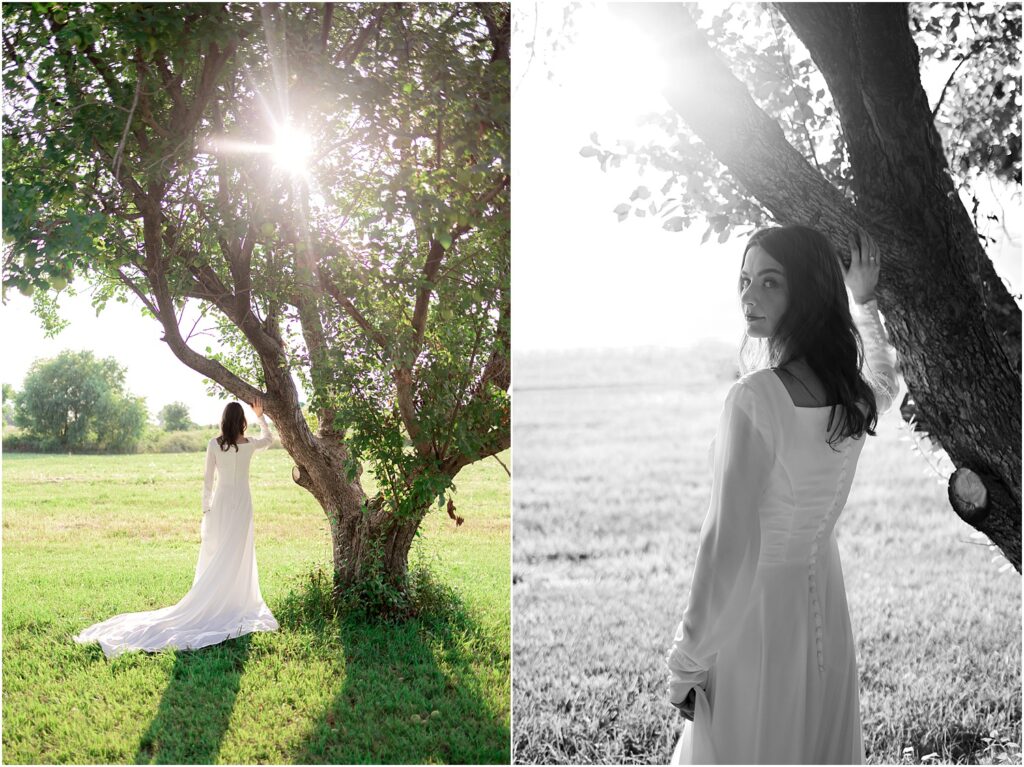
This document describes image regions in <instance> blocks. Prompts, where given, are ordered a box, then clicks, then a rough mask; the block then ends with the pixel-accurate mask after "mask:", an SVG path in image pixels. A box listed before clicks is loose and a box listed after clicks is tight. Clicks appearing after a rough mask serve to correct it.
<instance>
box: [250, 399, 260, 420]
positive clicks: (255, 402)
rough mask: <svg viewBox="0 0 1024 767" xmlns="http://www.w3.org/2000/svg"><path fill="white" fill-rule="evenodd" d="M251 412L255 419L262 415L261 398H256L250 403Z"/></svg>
mask: <svg viewBox="0 0 1024 767" xmlns="http://www.w3.org/2000/svg"><path fill="white" fill-rule="evenodd" d="M252 412H254V413H255V414H256V417H257V418H260V417H261V416H262V415H263V398H262V397H257V398H256V399H254V400H253V401H252Z"/></svg>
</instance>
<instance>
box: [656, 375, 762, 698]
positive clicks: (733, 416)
mask: <svg viewBox="0 0 1024 767" xmlns="http://www.w3.org/2000/svg"><path fill="white" fill-rule="evenodd" d="M769 407H770V406H769V404H768V402H767V400H765V399H764V398H762V397H759V396H758V395H757V393H756V391H755V390H754V388H753V385H752V383H751V381H749V380H741V381H739V382H737V383H736V384H735V385H734V386H733V388H732V389H731V390H730V391H729V395H728V397H727V398H726V401H725V407H724V408H723V410H722V415H721V419H720V421H719V425H718V432H717V433H716V436H715V448H714V478H713V482H712V488H711V504H710V507H709V509H708V513H707V516H706V517H705V518H704V523H703V524H702V526H701V531H700V546H699V548H698V551H697V563H696V565H695V567H694V570H693V578H692V580H691V584H690V597H689V601H688V603H687V606H686V611H685V613H684V614H683V620H682V622H681V623H680V624H679V627H678V629H677V630H676V634H675V641H674V643H673V645H672V649H671V650H670V651H669V654H668V657H667V659H666V660H667V662H668V667H669V670H670V672H671V679H670V682H669V695H670V699H671V701H672V702H673V703H676V704H678V703H681V702H682V701H683V700H685V698H686V696H687V695H688V694H689V692H690V690H691V689H692V688H694V687H699V688H704V687H705V686H706V684H707V672H708V669H709V668H710V667H711V665H712V663H713V662H714V659H715V656H716V654H717V653H718V649H719V647H720V646H721V644H722V642H723V640H724V639H726V638H727V637H728V636H730V634H731V633H732V632H733V631H735V630H736V626H737V625H738V623H739V621H740V619H741V618H742V617H743V614H744V612H745V611H746V608H747V605H748V600H749V596H750V590H751V586H752V583H753V580H754V575H755V573H756V571H757V561H758V557H759V554H760V547H761V526H760V517H759V512H758V503H759V501H760V498H761V495H762V493H763V492H764V489H765V487H766V486H767V481H768V476H769V473H770V471H771V468H772V465H773V463H774V461H775V450H774V440H773V435H772V427H771V418H770V415H771V413H770V412H769V409H768V408H769Z"/></svg>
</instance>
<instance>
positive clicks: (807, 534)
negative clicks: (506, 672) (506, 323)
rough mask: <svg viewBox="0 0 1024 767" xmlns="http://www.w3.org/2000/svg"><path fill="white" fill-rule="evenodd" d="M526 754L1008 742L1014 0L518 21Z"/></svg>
mask: <svg viewBox="0 0 1024 767" xmlns="http://www.w3.org/2000/svg"><path fill="white" fill-rule="evenodd" d="M513 11H514V13H513V16H514V21H513V52H512V61H513V65H514V66H513V71H512V89H513V91H512V98H513V105H514V109H513V111H514V115H515V120H514V124H515V130H514V144H515V151H514V154H513V163H514V164H513V176H514V179H515V187H516V197H515V203H514V213H513V241H514V242H515V251H514V255H513V281H512V290H513V295H514V296H515V304H516V307H517V309H516V314H515V318H514V326H513V339H514V354H513V369H514V375H513V393H514V400H515V414H514V419H513V443H514V447H515V450H514V462H513V469H512V473H513V575H512V582H513V586H512V589H513V669H514V676H513V717H512V731H513V747H512V759H513V762H514V763H516V764H666V763H679V764H858V763H870V764H937V763H941V764H975V763H978V764H994V763H1011V764H1019V763H1020V759H1021V756H1020V742H1021V740H1020V739H1021V727H1020V724H1021V682H1020V675H1021V581H1020V529H1021V525H1020V520H1021V505H1020V480H1021V464H1020V455H1021V370H1020V360H1021V355H1020V338H1021V334H1020V329H1021V314H1020V302H1021V293H1020V286H1021V246H1020V243H1021V239H1020V237H1021V231H1020V222H1021V216H1020V204H1021V198H1020V181H1021V178H1020V168H1021V164H1020V163H1021V158H1020V92H1019V88H1020V80H1019V77H1018V73H1019V40H1020V28H1021V27H1020V23H1021V18H1020V6H1019V5H1014V4H978V5H954V4H928V3H916V4H910V5H907V4H898V3H863V4H858V3H780V4H767V3H764V4H762V3H757V4H754V3H750V4H744V3H731V4H723V3H689V4H681V3H621V4H615V3H609V4H604V3H586V2H580V3H572V4H565V5H554V6H552V5H549V4H543V3H540V4H529V3H523V4H516V5H514V6H513Z"/></svg>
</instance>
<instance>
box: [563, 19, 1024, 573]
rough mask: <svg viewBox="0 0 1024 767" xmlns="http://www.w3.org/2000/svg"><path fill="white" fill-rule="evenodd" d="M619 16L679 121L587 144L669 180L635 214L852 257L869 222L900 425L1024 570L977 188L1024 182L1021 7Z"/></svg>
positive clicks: (960, 508) (1010, 394)
mask: <svg viewBox="0 0 1024 767" xmlns="http://www.w3.org/2000/svg"><path fill="white" fill-rule="evenodd" d="M618 12H619V13H621V14H622V15H624V16H628V17H630V18H631V19H632V20H633V21H635V22H636V23H638V24H639V25H640V26H641V27H642V28H643V29H644V30H645V31H646V33H647V34H648V35H650V38H651V40H652V41H653V42H654V44H655V45H656V46H657V47H658V48H659V50H660V53H661V56H662V57H663V66H664V71H665V73H666V75H665V77H664V81H665V83H666V86H665V88H664V93H665V95H666V98H667V100H668V102H669V104H670V105H671V107H672V110H673V111H672V112H670V113H668V114H664V115H656V116H651V118H650V121H651V122H652V123H654V124H658V125H661V126H662V127H663V128H664V129H665V138H664V139H661V140H656V141H653V142H651V143H648V144H646V145H643V146H635V145H622V144H619V145H602V144H601V143H598V142H597V141H596V140H595V142H594V144H592V145H590V146H587V147H584V149H583V150H582V152H581V153H582V154H583V155H584V156H592V157H594V158H596V160H597V161H598V162H600V164H601V166H602V167H607V166H608V165H609V164H611V165H616V164H621V162H622V161H623V160H624V159H627V158H629V159H631V160H633V161H636V162H639V163H640V164H641V165H646V166H649V167H651V168H653V169H655V170H658V171H661V172H662V174H663V178H664V185H663V186H661V188H660V191H653V192H652V190H650V189H648V188H646V187H641V188H639V189H636V190H634V191H633V193H632V195H631V196H630V200H629V202H626V203H623V204H622V205H620V206H619V208H618V209H617V212H618V213H619V216H620V218H625V217H627V216H629V215H630V213H631V212H635V213H636V214H637V215H641V216H648V215H650V216H651V217H657V216H658V215H659V214H660V215H661V217H662V218H664V219H665V220H664V221H663V222H662V224H663V226H664V227H665V228H667V229H670V230H676V231H679V230H682V229H683V228H684V227H686V226H689V225H690V224H691V223H692V222H694V221H696V220H698V219H699V218H700V217H704V218H706V219H707V222H708V230H707V233H706V234H705V236H704V237H705V240H706V239H707V238H708V237H709V236H710V235H711V234H712V233H715V232H717V233H719V240H720V241H724V240H725V239H726V238H727V237H728V236H729V233H730V231H732V230H733V229H734V228H745V229H749V228H750V225H751V224H753V225H761V224H764V223H767V222H768V221H772V220H774V221H778V222H784V223H803V224H809V225H812V226H815V227H817V228H819V229H820V230H822V231H824V232H825V233H826V234H827V235H828V236H829V237H830V238H831V239H832V241H833V242H834V243H835V246H836V249H837V251H838V252H841V253H842V252H844V251H845V250H846V243H847V239H848V236H850V235H851V234H853V233H854V232H855V231H856V228H857V227H858V226H861V227H863V228H864V229H866V230H867V231H868V232H869V233H870V234H871V236H872V237H873V238H874V239H875V240H876V241H877V242H878V243H879V245H880V246H881V248H882V251H883V253H885V254H886V258H885V262H884V266H883V273H882V280H881V283H880V284H879V286H878V291H877V293H878V301H879V305H880V307H881V309H882V311H883V313H884V314H885V317H886V322H887V326H888V330H889V334H890V337H891V339H892V342H893V345H894V346H895V348H896V350H897V352H898V354H899V358H900V362H901V367H902V373H903V376H904V378H905V380H906V384H907V388H908V390H909V393H910V397H911V398H912V400H911V401H908V402H906V403H904V416H905V417H910V416H911V415H912V416H913V419H912V420H913V423H914V425H915V427H916V428H918V429H921V430H923V431H926V432H927V433H928V434H929V435H930V436H931V437H932V438H933V439H934V440H936V441H937V442H938V444H940V445H941V447H942V448H944V449H945V451H946V453H948V455H949V457H950V459H951V460H952V462H953V463H954V465H955V466H956V467H957V470H956V471H955V472H954V473H953V475H952V476H951V477H950V482H949V494H950V501H951V503H952V505H953V508H954V509H955V510H956V512H957V513H958V514H959V515H960V516H961V517H962V518H963V519H964V520H965V521H966V522H967V523H969V524H970V525H972V526H973V527H975V528H976V529H978V530H980V531H981V532H983V533H985V534H986V535H987V536H988V537H989V538H990V539H991V540H992V541H993V542H994V543H995V544H996V545H998V546H999V548H1000V549H1001V550H1002V551H1003V553H1004V554H1005V555H1006V557H1007V559H1009V561H1010V562H1012V563H1013V564H1014V566H1015V567H1016V568H1017V570H1018V571H1020V566H1021V495H1020V493H1021V441H1020V437H1021V371H1020V362H1021V315H1020V308H1019V306H1018V305H1017V303H1016V302H1015V300H1014V297H1013V296H1011V295H1010V293H1009V292H1008V290H1007V288H1006V285H1005V284H1004V281H1003V280H1002V279H1000V277H999V275H997V274H996V272H995V270H994V268H993V265H992V261H991V260H990V258H989V256H988V255H987V253H986V251H985V242H986V241H987V240H988V239H989V238H988V237H986V235H985V234H984V232H983V231H979V229H981V228H982V227H981V226H980V223H984V222H979V221H978V220H977V219H978V209H979V201H978V199H977V197H976V196H974V195H973V194H972V184H977V183H978V180H979V178H981V177H984V176H995V177H997V178H1000V179H1003V180H1005V181H1008V182H1010V183H1013V184H1017V185H1019V183H1020V162H1021V160H1020V127H1019V119H1020V118H1019V105H1018V103H1019V98H1020V95H1019V83H1018V81H1017V72H1018V65H1019V60H1018V55H1019V54H1018V50H1017V45H1018V43H1019V38H1020V29H1021V28H1020V6H1019V5H1016V6H1011V5H1006V6H996V7H984V6H980V5H971V4H958V5H935V6H915V7H914V10H913V13H912V14H911V12H910V9H908V6H907V5H905V4H892V3H779V4H773V5H762V4H757V5H744V4H737V5H731V6H728V7H725V8H720V9H717V10H716V12H714V13H712V14H702V13H701V12H700V9H699V8H697V7H696V6H690V5H682V4H654V3H650V4H647V3H644V4H630V5H622V6H619V10H618ZM957 27H959V29H960V33H959V34H958V33H956V29H957ZM915 35H916V37H917V39H918V40H920V41H921V44H922V47H923V52H924V54H925V55H928V56H933V57H938V58H939V59H942V60H949V61H957V62H958V64H957V67H956V69H955V70H954V72H953V75H951V76H950V78H949V80H948V81H947V83H946V87H945V88H944V89H943V91H942V95H941V97H940V101H939V103H936V104H935V105H930V104H929V103H928V100H927V98H926V95H925V90H924V88H923V87H922V82H921V67H920V58H921V55H922V50H919V48H918V45H917V43H916V42H915ZM965 65H966V66H965ZM816 83H820V87H819V86H818V85H816ZM937 126H938V128H937ZM939 128H941V130H942V134H943V135H942V136H940V131H939ZM943 138H945V141H943ZM947 155H948V157H947ZM950 160H952V161H953V163H954V167H953V170H951V168H950ZM958 192H959V193H963V194H964V196H965V197H966V198H967V199H971V200H972V202H971V205H970V207H971V209H970V210H968V209H967V207H965V205H964V203H963V202H962V201H961V195H960V194H958Z"/></svg>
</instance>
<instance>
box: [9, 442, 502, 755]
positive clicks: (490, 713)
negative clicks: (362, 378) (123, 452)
mask: <svg viewBox="0 0 1024 767" xmlns="http://www.w3.org/2000/svg"><path fill="white" fill-rule="evenodd" d="M503 460H505V462H506V464H507V463H508V458H507V455H506V456H505V457H503ZM202 462H203V457H202V453H181V454H167V455H145V454H142V455H130V456H32V455H5V456H4V458H3V469H4V541H3V544H4V559H3V568H4V572H3V575H4V578H3V598H4V621H3V640H4V643H3V703H4V728H3V746H4V759H5V761H6V762H37V763H38V762H42V763H46V762H53V763H60V762H107V763H124V762H134V761H141V762H164V763H166V762H170V763H194V762H200V763H204V762H205V763H254V762H270V763H275V762H277V763H295V762H318V763H351V762H377V763H387V762H414V763H419V762H426V763H435V762H460V761H461V762H479V763H495V762H497V763H501V762H505V763H507V762H508V759H509V700H510V694H511V682H510V678H509V662H510V649H509V647H510V645H509V641H510V627H509V589H510V578H509V482H508V476H507V475H506V474H505V472H504V470H503V469H502V468H501V467H500V466H498V464H497V463H496V462H495V461H493V460H489V461H485V462H481V463H479V464H476V465H473V466H469V467H467V468H466V469H464V470H463V473H462V474H460V476H459V477H458V478H457V480H456V482H457V486H458V491H457V493H456V495H455V501H456V503H457V504H458V506H459V513H460V514H461V515H463V516H464V517H465V518H466V522H465V524H463V525H462V526H461V527H458V528H456V527H455V525H454V523H452V522H451V520H449V519H448V517H447V515H445V514H444V513H443V512H439V511H437V510H434V511H432V512H431V513H430V514H429V515H428V517H427V519H426V521H425V523H424V525H423V531H422V534H421V536H420V538H419V540H417V542H416V543H415V544H414V547H413V552H412V560H413V563H414V566H415V565H416V563H418V564H419V566H423V565H427V566H429V567H430V568H431V573H432V574H433V576H432V577H434V578H436V579H437V582H438V583H439V584H440V586H441V587H443V589H445V590H446V591H445V593H448V594H450V595H451V597H450V600H449V601H451V606H450V609H449V610H448V612H447V613H445V616H446V617H442V618H439V617H436V616H434V617H431V616H430V615H425V616H421V617H420V618H417V619H415V620H412V621H408V622H407V623H404V624H400V625H392V626H389V625H362V624H359V623H353V622H350V621H347V620H345V619H344V616H342V618H341V619H339V620H337V621H335V622H333V623H330V624H320V625H310V624H308V623H301V622H300V623H296V622H295V621H293V620H289V608H288V600H289V599H292V598H294V596H295V595H296V594H299V593H301V592H302V589H303V585H302V584H303V582H304V580H308V577H309V573H310V572H311V571H312V570H313V568H315V567H317V566H324V565H326V564H327V563H329V562H330V541H329V537H328V528H327V523H326V520H325V518H324V515H323V512H322V511H321V510H320V508H319V507H318V506H317V504H316V503H315V501H314V500H313V499H312V498H311V497H310V496H309V495H308V493H306V492H305V491H303V490H301V488H299V487H297V486H296V485H295V484H294V483H293V482H292V481H291V478H290V469H291V458H290V457H289V456H288V455H287V453H285V452H284V451H283V450H272V451H268V452H267V453H263V454H260V455H259V456H258V457H257V458H256V460H255V461H254V463H253V471H252V491H253V503H254V507H255V511H256V550H257V560H258V564H259V570H260V583H261V587H262V591H263V595H264V597H265V598H266V600H267V603H268V605H269V606H270V608H271V609H272V610H273V611H274V612H275V613H276V614H278V617H279V620H280V621H281V623H282V630H281V631H279V632H276V633H271V634H267V633H264V634H254V635H250V636H248V637H243V638H241V639H238V640H232V641H230V642H226V643H223V644H221V645H216V646H214V647H211V648H206V649H204V650H200V651H196V652H184V653H177V652H175V651H173V650H169V651H165V652H161V653H156V654H152V655H146V654H142V653H130V654H126V655H123V656H119V657H118V658H116V659H114V660H113V661H112V662H107V661H106V660H105V659H104V657H103V654H102V652H100V650H99V648H98V647H95V646H80V645H76V644H74V643H73V642H72V641H71V636H72V635H73V634H74V633H76V632H77V631H78V630H80V629H81V628H82V627H83V626H85V625H88V624H90V623H92V622H94V621H98V620H101V619H103V618H106V617H109V616H111V615H113V614H116V613H120V612H127V611H135V610H147V609H153V608H157V607H162V606H166V605H169V604H173V603H174V602H176V601H177V600H178V599H180V598H181V596H182V595H183V594H184V593H185V592H186V591H187V590H188V588H189V587H190V585H191V582H192V575H193V572H194V568H195V562H196V556H197V553H198V543H199V537H198V535H199V532H198V531H199V521H200V512H199V504H200V497H201V473H202V465H203V464H202ZM435 711H436V712H437V713H436V714H435V713H434V712H435ZM414 716H415V717H416V718H415V719H414V718H413V717H414Z"/></svg>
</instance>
